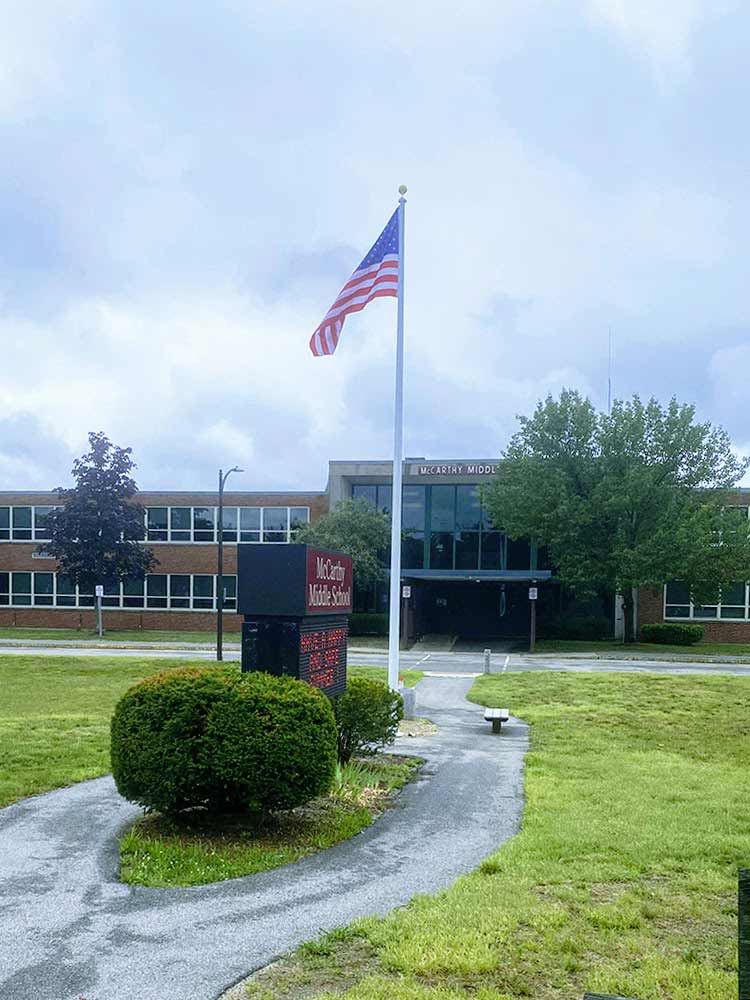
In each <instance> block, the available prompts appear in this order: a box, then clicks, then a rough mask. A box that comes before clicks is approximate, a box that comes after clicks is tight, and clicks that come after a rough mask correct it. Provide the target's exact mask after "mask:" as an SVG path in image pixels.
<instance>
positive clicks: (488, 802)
mask: <svg viewBox="0 0 750 1000" xmlns="http://www.w3.org/2000/svg"><path fill="white" fill-rule="evenodd" d="M471 683H472V682H471V679H470V678H469V677H455V676H454V677H449V678H443V679H438V678H428V679H425V680H424V681H423V682H422V683H421V684H420V686H419V711H420V715H425V716H428V717H430V718H432V719H433V720H434V721H435V722H436V723H437V725H438V726H439V733H438V735H437V736H434V737H431V738H422V739H408V740H404V741H402V744H403V745H401V746H400V747H399V749H402V750H404V751H408V752H412V753H417V754H419V755H420V756H423V757H425V758H426V759H427V765H426V767H425V769H424V774H423V777H422V778H421V779H420V780H418V781H416V782H414V783H413V784H411V785H409V786H407V788H405V789H404V791H403V792H402V793H401V795H400V796H399V798H398V800H397V804H396V806H395V807H394V808H393V809H391V810H389V811H388V812H387V813H386V814H385V815H384V816H383V817H382V818H381V819H379V820H378V821H377V822H376V823H375V824H374V825H373V826H372V827H370V828H369V829H368V830H365V831H364V832H363V833H361V834H359V835H358V836H356V837H354V838H352V839H351V840H349V841H347V842H346V843H344V844H340V845H339V846H338V847H334V848H331V849H330V850H328V851H324V852H322V853H320V854H318V855H315V856H314V857H310V858H305V859H304V860H302V861H300V862H298V863H297V864H294V865H290V866H287V867H285V868H279V869H276V870H275V871H272V872H265V873H262V874H259V875H253V876H250V877H248V878H242V879H235V880H233V881H230V882H224V883H218V884H216V885H213V886H201V887H196V888H190V889H146V888H143V887H138V886H136V887H128V886H125V885H122V884H121V883H120V882H119V881H118V880H117V848H116V837H117V836H118V834H119V833H120V832H121V831H122V830H123V828H124V827H125V826H126V825H127V824H128V823H129V822H131V821H132V820H133V818H134V817H135V816H137V815H138V814H139V810H137V809H136V808H134V807H133V806H131V805H130V804H128V803H127V802H125V801H124V800H123V799H121V798H120V797H119V796H118V795H117V793H116V791H115V788H114V785H113V783H112V780H111V778H100V779H97V780H96V781H86V782H82V783H81V784H78V785H74V786H72V787H71V788H65V789H60V790H58V791H55V792H50V793H49V794H47V795H40V796H37V797H35V798H31V799H26V800H24V801H22V802H19V803H17V804H16V805H13V806H9V807H8V808H6V809H3V810H0V927H2V934H0V996H2V998H3V1000H31V998H34V1000H212V998H215V997H217V996H218V995H219V994H221V993H223V992H224V991H225V990H226V989H227V988H228V987H230V986H231V985H232V984H233V983H235V982H237V981H238V980H240V979H242V978H243V977H244V976H246V975H247V974H248V973H250V972H252V971H254V970H255V969H257V968H260V967H262V966H264V965H266V964H268V963H269V962H270V961H272V960H273V959H274V958H276V957H278V956H279V955H280V954H282V953H284V952H286V951H288V950H290V949H292V948H294V947H296V946H297V945H298V944H300V943H301V942H303V941H307V940H310V939H313V938H315V937H317V936H318V935H320V934H321V932H323V931H325V930H330V929H332V928H334V927H339V926H341V925H344V924H347V923H349V922H350V921H351V920H353V919H354V918H356V917H359V916H363V915H366V914H376V913H377V914H382V913H386V912H387V911H388V910H391V909H393V907H395V906H399V905H403V904H404V903H406V902H407V901H408V900H409V899H410V898H411V897H412V896H413V895H414V894H415V893H426V892H434V891H436V890H438V889H440V888H443V887H444V886H448V885H450V884H451V883H452V882H453V881H454V880H455V879H456V878H457V876H459V875H460V874H462V873H464V872H467V871H470V870H471V869H473V868H475V867H476V866H477V865H478V864H479V862H480V861H481V860H482V859H483V858H484V857H486V856H487V855H488V854H490V853H492V851H494V850H495V849H496V848H497V847H498V846H499V845H500V844H502V843H503V842H504V841H505V840H507V839H508V838H509V837H510V836H512V835H513V834H514V833H515V832H516V830H517V829H518V826H519V823H520V819H521V812H522V807H523V782H522V769H523V756H524V753H525V751H526V748H527V732H526V727H525V726H524V725H523V724H522V723H520V722H519V721H518V720H511V722H510V723H509V724H508V725H507V726H505V727H504V729H503V732H502V734H500V735H493V734H492V733H491V731H490V727H489V726H488V724H487V723H485V722H484V719H483V713H482V709H481V708H480V707H478V706H476V705H471V704H470V703H469V702H467V701H466V700H465V698H464V695H465V694H466V692H467V691H468V689H469V687H470V685H471Z"/></svg>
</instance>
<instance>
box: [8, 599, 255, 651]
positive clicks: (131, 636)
mask: <svg viewBox="0 0 750 1000" xmlns="http://www.w3.org/2000/svg"><path fill="white" fill-rule="evenodd" d="M106 626H107V609H106V608H105V609H104V627H105V631H104V635H103V636H102V638H101V639H100V638H99V636H98V635H97V633H96V631H95V630H94V629H86V628H84V629H77V628H0V639H13V640H16V641H18V642H28V640H29V639H35V640H37V641H39V642H54V641H55V640H58V641H64V642H81V643H84V642H86V643H88V642H94V643H100V642H104V643H107V642H138V643H141V642H143V643H146V642H179V643H183V642H202V643H206V644H207V645H209V646H210V645H212V644H213V643H215V642H216V633H215V632H163V631H157V630H156V629H154V630H151V629H120V630H118V629H108V628H107V627H106ZM224 642H225V644H229V645H231V644H232V643H235V644H236V645H239V642H240V634H239V632H225V633H224Z"/></svg>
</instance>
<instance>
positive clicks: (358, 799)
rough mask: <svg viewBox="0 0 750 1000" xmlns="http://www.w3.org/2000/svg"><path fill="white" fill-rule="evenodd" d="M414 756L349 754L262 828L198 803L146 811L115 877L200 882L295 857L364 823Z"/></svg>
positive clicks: (412, 766) (408, 773) (403, 778)
mask: <svg viewBox="0 0 750 1000" xmlns="http://www.w3.org/2000/svg"><path fill="white" fill-rule="evenodd" d="M420 763H421V762H420V761H418V760H417V759H416V758H406V757H400V758H397V757H391V756H379V757H375V758H373V759H372V760H368V761H366V762H364V761H354V762H351V763H349V764H347V765H346V766H345V767H340V768H339V769H338V771H337V776H336V782H335V785H334V788H333V790H332V791H331V793H330V794H329V795H326V796H323V797H321V798H319V799H316V800H314V801H313V802H310V803H308V804H307V805H306V806H304V807H303V808H300V809H295V810H293V811H292V812H291V813H287V814H283V813H279V814H278V815H277V816H275V817H273V818H272V820H270V821H269V823H268V824H267V825H266V826H265V827H263V828H261V829H258V828H257V827H254V826H252V825H250V824H249V823H248V821H247V819H245V818H242V817H223V818H216V819H213V820H212V819H210V818H209V817H206V816H203V815H201V813H199V812H197V811H196V812H195V813H194V814H193V815H192V816H191V817H189V818H186V819H184V820H183V819H180V820H172V819H168V818H166V817H163V816H159V815H152V816H146V817H144V818H143V819H141V820H138V821H137V822H136V824H135V825H134V826H133V827H132V828H131V829H130V830H129V831H128V833H126V834H125V836H124V837H123V839H122V841H121V842H120V865H121V867H120V877H121V879H122V881H123V882H128V883H130V884H140V885H148V886H157V887H163V886H176V885H203V884H205V883H207V882H219V881H222V880H223V879H229V878H237V877H238V876H240V875H254V874H255V873H256V872H262V871H268V870H269V869H270V868H278V867H280V866H281V865H286V864H290V863H291V862H292V861H298V860H299V859H300V858H302V857H304V856H305V855H307V854H314V853H316V852H317V851H322V850H325V849H326V848H327V847H333V845H334V844H338V843H340V842H341V841H342V840H347V839H348V838H349V837H353V836H354V835H355V834H357V833H359V832H360V831H361V830H364V829H365V827H367V826H369V825H370V824H371V823H372V822H373V820H374V819H375V818H376V817H377V816H378V815H380V813H381V812H382V811H383V810H384V809H386V808H387V807H388V805H389V804H390V802H391V800H392V798H393V795H394V793H395V792H396V791H397V790H398V789H400V788H402V787H403V786H404V785H405V784H406V782H407V781H409V780H410V779H411V777H412V776H413V775H414V774H415V773H416V770H417V769H418V767H419V764H420Z"/></svg>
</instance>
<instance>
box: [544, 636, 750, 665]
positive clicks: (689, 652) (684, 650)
mask: <svg viewBox="0 0 750 1000" xmlns="http://www.w3.org/2000/svg"><path fill="white" fill-rule="evenodd" d="M536 652H537V653H595V654H596V655H597V656H607V655H609V654H612V653H614V654H617V655H619V656H622V655H626V656H630V655H633V656H636V655H644V656H645V657H647V656H648V655H650V654H657V655H658V654H662V655H664V654H665V653H669V654H674V653H678V654H679V655H680V656H684V657H693V658H694V659H696V660H700V659H701V658H702V657H704V656H732V657H735V656H740V657H747V658H750V644H748V643H740V642H699V643H696V645H695V646H674V645H671V644H667V643H664V644H662V643H656V642H634V643H631V644H629V645H627V646H626V645H625V644H624V643H622V642H613V641H612V640H611V639H600V640H592V639H587V640H584V639H540V640H538V642H537V643H536Z"/></svg>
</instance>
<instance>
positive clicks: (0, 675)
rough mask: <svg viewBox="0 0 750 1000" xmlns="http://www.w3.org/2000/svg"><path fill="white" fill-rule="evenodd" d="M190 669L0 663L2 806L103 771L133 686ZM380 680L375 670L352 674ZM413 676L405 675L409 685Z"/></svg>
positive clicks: (163, 664)
mask: <svg viewBox="0 0 750 1000" xmlns="http://www.w3.org/2000/svg"><path fill="white" fill-rule="evenodd" d="M186 662H191V663H192V665H195V661H185V660H179V659H174V660H153V659H148V658H138V657H130V656H128V657H117V658H115V657H112V658H110V657H96V658H93V657H74V656H71V657H68V656H60V657H58V656H54V657H53V656H49V657H45V656H38V657H37V656H12V655H9V656H2V657H0V806H4V805H8V803H10V802H13V801H14V800H16V799H20V798H23V797H24V796H27V795H34V794H36V793H38V792H46V791H49V789H51V788H58V787H60V786H61V785H70V784H73V782H75V781H83V780H84V779H85V778H96V777H98V776H99V775H102V774H106V773H107V772H108V771H109V720H110V716H111V714H112V709H113V708H114V706H115V702H116V701H117V699H118V698H119V697H120V695H121V694H123V692H124V691H125V690H126V689H127V688H128V687H130V685H131V684H134V683H135V682H136V681H138V680H140V679H141V678H143V677H147V676H148V675H149V674H154V673H157V672H158V671H160V670H168V669H170V668H173V667H177V666H184V665H185V664H186ZM350 673H351V674H352V675H356V674H360V675H365V676H367V677H373V678H376V679H378V680H383V681H384V680H385V678H386V671H385V669H384V668H380V667H357V666H353V667H351V668H350ZM421 676H422V675H421V673H419V672H418V671H407V672H406V676H405V682H406V683H412V684H415V683H416V682H417V680H418V679H419V678H420V677H421Z"/></svg>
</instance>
